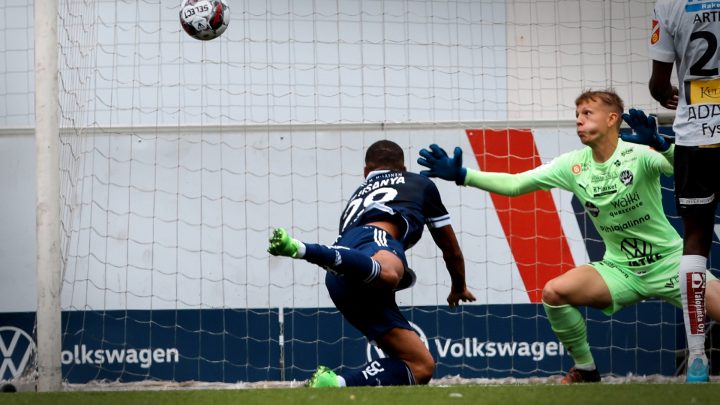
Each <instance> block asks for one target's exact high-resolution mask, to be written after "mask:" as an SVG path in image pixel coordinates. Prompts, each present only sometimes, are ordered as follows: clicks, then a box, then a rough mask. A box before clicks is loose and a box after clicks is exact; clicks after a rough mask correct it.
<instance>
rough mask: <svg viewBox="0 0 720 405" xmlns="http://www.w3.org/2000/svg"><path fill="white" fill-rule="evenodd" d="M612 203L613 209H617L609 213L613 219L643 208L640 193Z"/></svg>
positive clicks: (625, 196) (629, 194) (628, 195)
mask: <svg viewBox="0 0 720 405" xmlns="http://www.w3.org/2000/svg"><path fill="white" fill-rule="evenodd" d="M611 203H612V206H613V208H614V209H615V211H611V212H610V213H609V215H610V216H611V217H615V216H618V215H623V214H627V213H628V212H631V211H633V210H635V209H637V208H640V207H642V206H643V202H642V200H640V194H639V193H628V194H627V195H624V196H622V197H620V198H617V199H616V200H614V201H612V202H611Z"/></svg>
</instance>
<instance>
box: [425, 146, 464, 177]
mask: <svg viewBox="0 0 720 405" xmlns="http://www.w3.org/2000/svg"><path fill="white" fill-rule="evenodd" d="M417 162H418V163H419V164H420V165H421V166H425V167H427V168H430V170H423V171H421V172H420V174H422V175H423V176H427V177H439V178H441V179H443V180H450V181H454V182H455V184H457V185H459V186H462V185H464V184H465V176H466V175H467V169H466V168H464V167H463V165H462V149H460V147H457V146H456V147H455V151H454V154H453V157H452V158H450V157H449V156H448V154H447V153H446V152H445V150H443V148H441V147H439V146H438V145H436V144H432V145H430V150H427V149H420V157H419V158H418V160H417Z"/></svg>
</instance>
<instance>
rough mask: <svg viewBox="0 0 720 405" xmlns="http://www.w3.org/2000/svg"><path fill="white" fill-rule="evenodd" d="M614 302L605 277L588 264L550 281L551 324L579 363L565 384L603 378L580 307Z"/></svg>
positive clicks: (547, 292) (546, 304)
mask: <svg viewBox="0 0 720 405" xmlns="http://www.w3.org/2000/svg"><path fill="white" fill-rule="evenodd" d="M611 303H612V297H611V295H610V290H609V289H608V287H607V285H606V284H605V280H604V279H603V278H602V276H600V274H599V273H598V272H597V270H595V269H594V268H593V267H591V266H588V265H583V266H579V267H576V268H574V269H572V270H570V271H568V272H567V273H565V274H563V275H561V276H559V277H556V278H554V279H552V280H550V281H549V282H548V283H547V284H546V285H545V288H543V306H544V307H545V312H546V313H547V315H548V320H549V321H550V325H551V326H552V329H553V331H554V332H555V334H556V335H557V337H558V339H560V341H561V342H562V343H563V345H564V346H565V347H567V348H568V350H569V351H570V354H571V356H572V358H573V360H574V361H575V366H574V367H572V368H571V369H570V371H569V372H568V373H567V375H565V377H564V378H563V379H562V381H561V383H563V384H572V383H580V382H598V381H600V373H599V372H598V370H597V367H596V366H595V361H594V359H593V357H592V353H591V352H590V345H589V343H588V340H587V327H586V325H585V319H584V318H583V317H582V314H580V311H578V309H577V306H592V307H595V308H605V307H607V306H608V305H610V304H611Z"/></svg>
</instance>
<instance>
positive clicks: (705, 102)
mask: <svg viewBox="0 0 720 405" xmlns="http://www.w3.org/2000/svg"><path fill="white" fill-rule="evenodd" d="M718 6H720V3H719V2H716V1H672V0H660V1H658V2H657V3H656V4H655V17H654V18H653V21H652V33H651V37H650V52H649V54H650V57H651V58H652V59H653V65H652V75H651V77H650V83H649V87H650V94H651V95H652V96H653V98H654V99H655V100H657V101H659V102H660V104H662V105H663V106H664V107H665V108H669V109H671V110H675V109H676V110H677V112H676V114H675V122H674V124H673V130H674V131H675V145H677V146H676V148H675V202H676V205H677V209H678V213H679V214H680V216H681V217H682V219H683V228H684V229H683V233H684V244H683V255H682V260H681V261H680V291H681V293H682V304H683V315H684V318H685V334H686V336H687V342H688V353H689V356H688V373H687V382H689V383H692V382H706V381H708V380H709V373H708V371H709V365H708V359H707V357H706V356H705V312H706V311H705V302H706V299H707V300H708V302H709V300H710V296H709V294H713V292H712V291H710V290H708V291H707V294H708V296H706V291H705V285H706V284H705V281H706V280H705V275H706V273H705V270H706V268H707V258H708V256H709V254H710V247H711V245H712V238H713V233H714V225H715V209H716V207H717V198H718V193H719V192H720V175H719V174H720V173H719V172H720V74H719V72H718V68H720V53H718V50H719V49H718V39H719V38H720V14H719V13H718ZM713 9H714V10H715V11H713ZM673 64H677V69H676V72H677V78H678V81H679V87H675V86H673V85H672V84H671V82H670V78H671V75H672V69H673ZM715 319H717V318H715Z"/></svg>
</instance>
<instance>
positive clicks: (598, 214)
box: [465, 140, 682, 274]
mask: <svg viewBox="0 0 720 405" xmlns="http://www.w3.org/2000/svg"><path fill="white" fill-rule="evenodd" d="M673 153H674V147H671V148H670V149H669V150H668V151H666V152H664V153H658V152H656V151H653V150H651V149H650V148H648V147H647V146H644V145H636V144H632V143H629V142H623V141H622V140H618V146H617V148H616V149H615V153H613V155H612V157H611V158H610V159H608V160H607V161H606V162H604V163H597V162H595V161H594V160H593V157H592V149H590V148H589V147H585V148H582V149H579V150H576V151H572V152H568V153H564V154H562V155H560V156H558V157H557V158H555V159H554V160H552V161H551V162H549V163H547V164H545V165H542V166H539V167H537V168H535V169H533V170H530V171H527V172H523V173H519V174H516V175H508V174H504V175H501V174H499V173H487V172H477V171H474V170H470V171H468V176H467V177H468V178H466V181H465V184H466V185H474V186H476V187H480V188H483V189H486V190H488V191H494V192H499V193H501V194H509V195H517V194H522V193H526V192H529V191H534V190H538V189H542V190H549V189H551V188H556V187H557V188H561V189H564V190H568V191H571V192H572V193H574V194H575V196H577V198H578V199H579V200H580V202H581V203H582V204H583V206H584V207H585V211H586V212H587V213H588V215H589V217H590V218H591V219H592V221H593V223H594V224H595V228H596V229H597V230H598V232H599V233H600V236H601V237H602V239H603V241H604V242H605V256H604V257H603V260H606V261H610V262H612V263H615V264H618V265H621V266H626V267H627V268H630V269H633V270H634V271H635V272H637V273H638V274H643V273H645V272H646V271H647V268H646V266H647V265H650V264H652V263H654V262H656V261H657V260H659V259H662V258H664V257H666V256H667V255H669V254H670V253H677V251H678V250H681V249H682V238H681V237H680V236H679V235H678V233H677V231H675V228H673V227H672V225H670V222H669V221H668V220H667V217H666V216H665V212H664V211H663V206H662V195H661V188H660V174H664V175H667V176H670V175H672V173H673V166H672V159H673ZM488 175H489V177H487V176H488Z"/></svg>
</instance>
